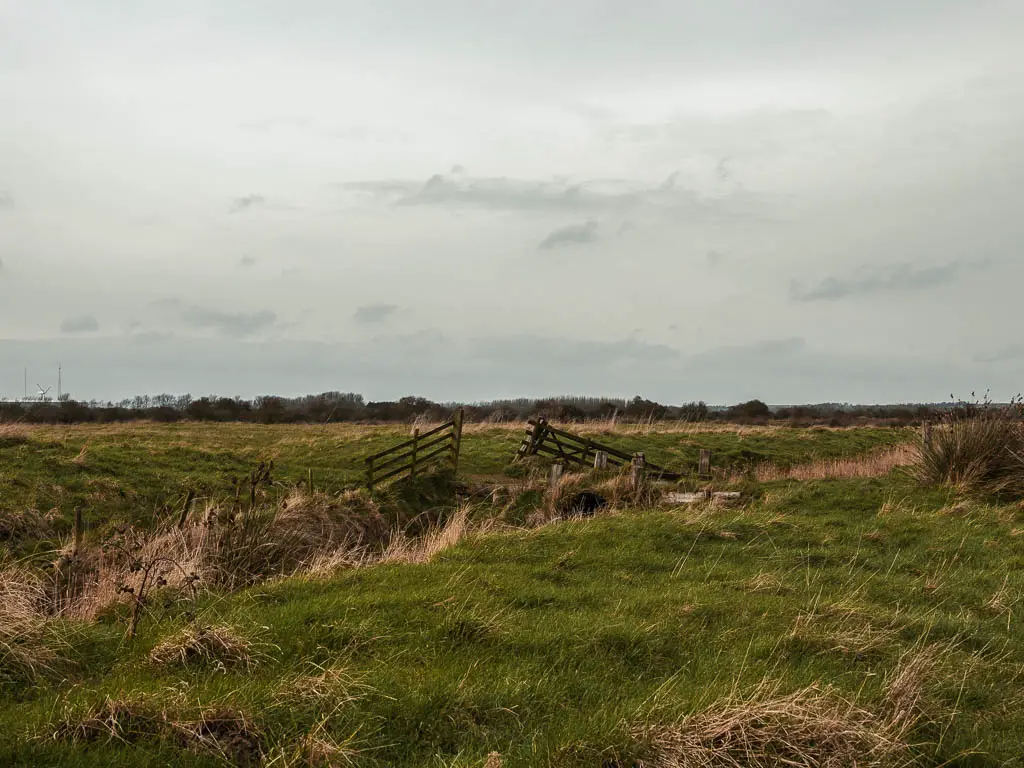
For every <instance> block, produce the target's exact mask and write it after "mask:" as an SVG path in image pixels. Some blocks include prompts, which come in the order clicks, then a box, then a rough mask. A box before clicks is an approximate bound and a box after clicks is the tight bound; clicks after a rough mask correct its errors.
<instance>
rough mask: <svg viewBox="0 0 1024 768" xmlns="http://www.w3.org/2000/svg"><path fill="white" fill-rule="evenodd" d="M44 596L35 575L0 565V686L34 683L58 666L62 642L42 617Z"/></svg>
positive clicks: (44, 593)
mask: <svg viewBox="0 0 1024 768" xmlns="http://www.w3.org/2000/svg"><path fill="white" fill-rule="evenodd" d="M47 597H48V596H47V591H46V587H45V585H44V583H43V581H42V580H41V579H40V577H39V576H38V574H36V573H35V572H33V571H30V570H29V569H27V568H24V567H22V566H19V565H14V564H8V565H2V564H0V683H2V682H4V681H7V682H24V681H31V680H34V679H36V678H38V677H39V676H41V675H42V674H44V673H46V672H49V671H52V670H53V669H54V668H55V667H56V666H57V664H58V663H59V661H60V658H61V657H60V653H59V650H60V649H61V648H62V646H63V645H64V643H63V642H62V641H61V640H60V638H59V637H58V633H57V631H56V625H54V624H52V623H51V622H50V621H49V619H48V617H47V616H46V612H45V608H46V604H47Z"/></svg>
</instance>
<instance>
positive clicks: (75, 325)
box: [60, 315, 100, 333]
mask: <svg viewBox="0 0 1024 768" xmlns="http://www.w3.org/2000/svg"><path fill="white" fill-rule="evenodd" d="M99 329H100V324H99V323H98V322H97V321H96V318H95V317H93V316H92V315H76V316H74V317H66V318H64V319H63V320H62V321H61V323H60V332H61V333H95V332H96V331H98V330H99Z"/></svg>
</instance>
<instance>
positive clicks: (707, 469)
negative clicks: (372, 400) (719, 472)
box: [697, 448, 711, 477]
mask: <svg viewBox="0 0 1024 768" xmlns="http://www.w3.org/2000/svg"><path fill="white" fill-rule="evenodd" d="M697 474H698V475H700V476H701V477H710V476H711V451H710V450H708V449H707V448H701V449H700V464H699V465H698V467H697Z"/></svg>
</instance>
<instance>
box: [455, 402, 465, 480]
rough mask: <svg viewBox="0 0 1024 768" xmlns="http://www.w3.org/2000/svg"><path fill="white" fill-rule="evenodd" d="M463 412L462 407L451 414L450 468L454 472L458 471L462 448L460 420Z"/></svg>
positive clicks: (461, 420) (463, 415)
mask: <svg viewBox="0 0 1024 768" xmlns="http://www.w3.org/2000/svg"><path fill="white" fill-rule="evenodd" d="M464 417H465V412H464V411H463V409H462V408H459V409H458V410H457V411H455V413H454V415H453V416H452V469H453V470H454V471H455V473H456V474H458V472H459V453H460V452H461V450H462V422H463V419H464Z"/></svg>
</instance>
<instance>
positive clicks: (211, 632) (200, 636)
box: [149, 624, 259, 669]
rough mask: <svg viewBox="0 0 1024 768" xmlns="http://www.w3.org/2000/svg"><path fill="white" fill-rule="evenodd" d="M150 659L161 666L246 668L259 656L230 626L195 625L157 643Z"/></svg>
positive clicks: (251, 645)
mask: <svg viewBox="0 0 1024 768" xmlns="http://www.w3.org/2000/svg"><path fill="white" fill-rule="evenodd" d="M149 660H150V661H152V662H153V663H154V664H159V665H161V666H181V667H215V668H218V669H226V668H228V667H244V668H246V669H249V668H251V667H253V666H255V665H256V664H257V663H258V661H259V654H258V653H257V652H256V650H255V647H254V645H253V643H252V642H251V641H250V640H249V639H247V638H246V637H244V636H243V635H242V634H240V633H239V632H238V631H237V630H236V629H234V628H233V627H230V626H227V625H217V626H207V625H202V624H194V625H189V626H187V627H185V628H184V629H182V630H180V631H179V632H176V633H175V634H173V635H171V636H170V637H168V638H166V639H164V640H162V641H161V642H160V643H158V644H157V645H156V646H155V647H154V648H153V650H152V651H150V653H149Z"/></svg>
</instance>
